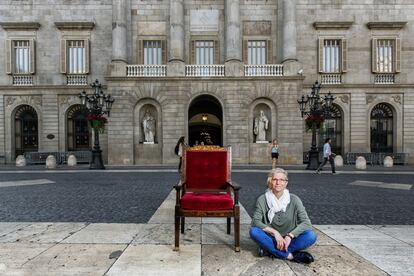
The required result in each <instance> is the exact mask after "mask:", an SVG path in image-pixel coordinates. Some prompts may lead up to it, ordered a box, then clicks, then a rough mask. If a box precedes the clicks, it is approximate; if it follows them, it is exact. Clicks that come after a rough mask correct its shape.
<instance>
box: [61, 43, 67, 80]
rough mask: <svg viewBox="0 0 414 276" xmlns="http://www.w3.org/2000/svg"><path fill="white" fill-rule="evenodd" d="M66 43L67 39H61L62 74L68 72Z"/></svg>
mask: <svg viewBox="0 0 414 276" xmlns="http://www.w3.org/2000/svg"><path fill="white" fill-rule="evenodd" d="M66 44H67V42H66V39H61V40H60V72H61V73H62V74H66V59H67V54H66Z"/></svg>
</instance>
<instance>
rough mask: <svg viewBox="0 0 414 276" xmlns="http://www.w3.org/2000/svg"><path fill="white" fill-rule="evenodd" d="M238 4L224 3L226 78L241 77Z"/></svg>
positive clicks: (235, 2) (231, 0) (232, 1)
mask: <svg viewBox="0 0 414 276" xmlns="http://www.w3.org/2000/svg"><path fill="white" fill-rule="evenodd" d="M239 2H240V1H239V0H226V1H225V8H224V9H225V16H224V17H225V26H226V33H225V35H226V44H225V47H226V52H225V54H226V57H225V62H226V63H225V66H226V76H241V75H243V64H242V48H241V46H242V41H241V33H240V3H239Z"/></svg>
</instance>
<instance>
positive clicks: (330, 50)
mask: <svg viewBox="0 0 414 276" xmlns="http://www.w3.org/2000/svg"><path fill="white" fill-rule="evenodd" d="M318 52H319V57H318V59H319V61H318V63H319V66H318V67H319V74H320V78H321V83H324V84H340V83H342V74H343V73H345V72H346V71H347V60H346V58H347V57H346V56H347V42H346V39H344V38H319V49H318Z"/></svg>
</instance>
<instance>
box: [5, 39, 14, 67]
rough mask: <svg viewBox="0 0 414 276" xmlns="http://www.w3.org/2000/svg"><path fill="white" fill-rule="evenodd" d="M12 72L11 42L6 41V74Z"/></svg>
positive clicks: (9, 40)
mask: <svg viewBox="0 0 414 276" xmlns="http://www.w3.org/2000/svg"><path fill="white" fill-rule="evenodd" d="M12 72H13V70H12V40H11V39H6V73H7V74H9V75H10V74H11V73H12Z"/></svg>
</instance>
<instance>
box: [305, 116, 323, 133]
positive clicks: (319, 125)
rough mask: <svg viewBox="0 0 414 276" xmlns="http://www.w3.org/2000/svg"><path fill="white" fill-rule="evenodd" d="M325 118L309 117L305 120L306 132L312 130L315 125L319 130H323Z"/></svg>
mask: <svg viewBox="0 0 414 276" xmlns="http://www.w3.org/2000/svg"><path fill="white" fill-rule="evenodd" d="M324 121H325V118H324V117H323V116H321V115H308V116H307V117H306V118H305V125H306V131H309V130H312V125H313V123H315V127H316V129H317V130H322V128H323V122H324Z"/></svg>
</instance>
